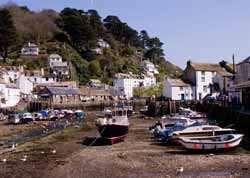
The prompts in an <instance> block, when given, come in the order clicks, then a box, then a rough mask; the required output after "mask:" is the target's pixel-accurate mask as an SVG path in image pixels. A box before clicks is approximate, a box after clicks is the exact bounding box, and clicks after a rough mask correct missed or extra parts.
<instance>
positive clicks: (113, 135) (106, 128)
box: [96, 105, 129, 144]
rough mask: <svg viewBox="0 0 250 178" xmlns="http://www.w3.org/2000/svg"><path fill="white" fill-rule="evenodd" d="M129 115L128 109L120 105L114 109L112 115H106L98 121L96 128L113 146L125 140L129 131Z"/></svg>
mask: <svg viewBox="0 0 250 178" xmlns="http://www.w3.org/2000/svg"><path fill="white" fill-rule="evenodd" d="M127 113H128V107H125V106H123V105H119V106H116V107H114V108H112V112H111V113H106V115H105V117H104V118H100V119H98V120H97V121H96V126H97V128H98V131H99V133H100V135H101V137H102V138H104V139H107V140H109V141H110V143H111V144H114V143H116V142H118V141H121V140H124V139H125V137H126V136H127V135H128V129H129V121H128V116H127Z"/></svg>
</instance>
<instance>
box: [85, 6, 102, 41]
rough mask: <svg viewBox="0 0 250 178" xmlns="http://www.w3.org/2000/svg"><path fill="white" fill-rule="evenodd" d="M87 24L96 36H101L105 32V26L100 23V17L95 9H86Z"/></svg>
mask: <svg viewBox="0 0 250 178" xmlns="http://www.w3.org/2000/svg"><path fill="white" fill-rule="evenodd" d="M88 15H89V24H90V25H91V27H92V29H93V31H94V32H95V34H96V35H97V37H98V38H103V37H104V34H105V32H106V28H105V27H104V25H103V23H102V18H101V17H100V16H99V14H98V12H97V11H96V10H88Z"/></svg>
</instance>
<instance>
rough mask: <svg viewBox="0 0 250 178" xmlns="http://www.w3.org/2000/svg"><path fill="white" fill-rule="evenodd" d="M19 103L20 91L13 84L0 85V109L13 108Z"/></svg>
mask: <svg viewBox="0 0 250 178" xmlns="http://www.w3.org/2000/svg"><path fill="white" fill-rule="evenodd" d="M19 101H20V89H19V88H17V87H16V85H14V84H5V83H2V82H1V83H0V108H9V107H15V106H16V105H17V104H18V103H19Z"/></svg>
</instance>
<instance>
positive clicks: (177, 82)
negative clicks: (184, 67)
mask: <svg viewBox="0 0 250 178" xmlns="http://www.w3.org/2000/svg"><path fill="white" fill-rule="evenodd" d="M167 80H168V82H169V83H170V85H171V86H176V87H178V86H180V87H181V86H190V84H188V83H185V82H184V81H183V80H181V79H169V78H168V79H167Z"/></svg>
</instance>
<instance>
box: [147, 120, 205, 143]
mask: <svg viewBox="0 0 250 178" xmlns="http://www.w3.org/2000/svg"><path fill="white" fill-rule="evenodd" d="M192 126H201V123H200V122H197V121H196V122H194V123H192V124H191V125H188V124H187V123H184V122H176V123H175V124H174V125H173V126H171V125H170V126H166V125H165V126H164V125H163V126H162V125H161V124H159V125H157V126H156V127H155V128H154V129H152V130H151V133H152V135H153V137H154V138H155V139H156V140H157V141H171V140H172V139H170V138H171V137H170V136H172V133H173V132H175V131H180V130H183V129H185V128H187V127H192Z"/></svg>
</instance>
